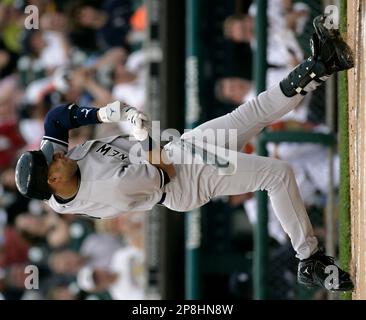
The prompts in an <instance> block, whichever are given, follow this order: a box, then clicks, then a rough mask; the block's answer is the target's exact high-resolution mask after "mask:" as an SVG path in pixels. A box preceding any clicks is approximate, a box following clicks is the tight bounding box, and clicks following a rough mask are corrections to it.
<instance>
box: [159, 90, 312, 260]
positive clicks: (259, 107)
mask: <svg viewBox="0 0 366 320" xmlns="http://www.w3.org/2000/svg"><path fill="white" fill-rule="evenodd" d="M302 99H303V96H301V95H296V96H294V97H291V98H288V97H286V96H285V95H284V94H283V93H282V91H281V89H280V87H279V85H276V86H274V87H272V88H270V89H268V90H267V91H265V92H263V93H261V94H260V95H259V96H258V97H256V98H254V99H253V100H250V101H248V102H246V103H244V104H242V105H240V106H239V107H238V108H236V109H235V110H234V111H233V112H231V113H229V114H227V115H224V116H222V117H219V118H216V119H213V120H210V121H208V122H205V123H203V124H202V125H200V126H198V127H197V128H195V129H193V130H192V131H190V132H188V133H185V134H184V135H183V136H182V138H181V139H188V138H191V137H192V136H195V134H197V135H198V137H199V136H200V134H201V133H200V132H199V130H206V129H215V130H216V129H226V130H227V129H236V130H237V137H238V140H237V141H238V143H237V148H241V147H242V146H243V145H244V143H246V142H248V141H249V140H250V139H251V138H252V137H253V136H254V135H256V134H258V133H259V132H260V131H261V130H262V129H263V128H264V127H266V126H267V125H269V124H270V123H272V122H273V121H274V120H276V119H278V118H280V117H282V116H283V115H284V114H286V113H287V112H289V111H291V110H292V109H293V108H295V107H296V106H297V105H298V104H299V103H300V102H301V100H302ZM208 142H210V141H208ZM223 143H224V144H225V147H227V146H228V141H224V142H223ZM174 148H175V144H174V142H173V143H170V144H168V145H167V146H166V150H167V151H169V150H170V151H171V150H173V151H174ZM177 148H178V147H177ZM168 153H169V152H168ZM173 161H174V160H173ZM175 168H176V172H177V175H176V177H175V178H173V179H172V181H171V182H170V183H168V184H167V185H166V186H165V192H166V198H165V200H164V203H163V204H164V205H165V206H166V207H168V208H170V209H172V210H175V211H190V210H193V209H195V208H198V207H200V206H202V205H204V204H205V203H207V202H208V201H210V199H211V198H214V197H217V196H224V195H235V194H242V193H247V192H254V191H257V190H266V191H268V196H269V198H270V201H271V203H272V206H273V209H274V212H275V214H276V216H277V218H278V220H279V221H280V223H281V225H282V227H283V229H284V230H285V232H286V233H287V234H288V236H289V237H290V240H291V243H292V246H293V248H294V249H295V251H296V253H297V255H296V256H297V257H298V258H299V259H305V258H308V257H309V256H310V255H311V254H312V253H314V252H315V251H316V250H317V247H318V241H317V239H316V237H315V236H314V234H313V229H312V226H311V223H310V220H309V217H308V214H307V212H306V210H305V206H304V203H303V201H302V199H301V196H300V193H299V190H298V186H297V184H296V181H295V177H294V174H293V172H292V169H291V167H290V166H289V165H288V164H287V163H286V162H283V161H280V160H277V159H274V158H268V157H260V156H256V155H248V154H244V153H239V152H238V153H237V169H236V172H235V174H233V175H219V174H218V172H217V168H216V167H215V166H214V165H209V164H204V165H202V164H201V165H198V164H191V165H189V164H188V165H186V164H176V165H175Z"/></svg>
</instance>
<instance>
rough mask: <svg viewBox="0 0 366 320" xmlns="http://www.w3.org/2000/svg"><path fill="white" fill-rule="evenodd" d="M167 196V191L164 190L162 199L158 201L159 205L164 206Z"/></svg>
mask: <svg viewBox="0 0 366 320" xmlns="http://www.w3.org/2000/svg"><path fill="white" fill-rule="evenodd" d="M165 198H166V192H163V194H162V195H161V199H160V200H159V202H158V203H157V204H158V205H159V206H163V203H164V201H165Z"/></svg>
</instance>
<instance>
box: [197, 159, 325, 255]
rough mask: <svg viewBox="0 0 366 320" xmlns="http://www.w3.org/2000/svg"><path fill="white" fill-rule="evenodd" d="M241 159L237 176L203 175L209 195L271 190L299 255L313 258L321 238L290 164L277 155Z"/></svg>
mask: <svg viewBox="0 0 366 320" xmlns="http://www.w3.org/2000/svg"><path fill="white" fill-rule="evenodd" d="M237 160H238V162H237V167H236V172H235V174H234V175H219V174H217V173H216V172H212V173H211V176H210V177H202V178H201V179H207V180H209V182H208V183H205V181H202V186H203V185H207V188H208V190H207V192H208V193H209V198H214V197H217V196H223V195H235V194H242V193H247V192H254V191H258V190H266V191H268V196H269V199H270V201H271V204H272V207H273V210H274V212H275V214H276V216H277V218H278V220H279V222H280V223H281V226H282V227H283V229H284V230H285V232H286V233H287V234H288V236H289V238H290V240H291V243H292V245H293V247H294V250H295V251H296V252H297V257H298V258H299V259H305V258H308V257H310V255H311V254H312V253H314V252H315V251H316V250H317V248H318V241H317V239H316V238H315V237H314V234H313V229H312V226H311V223H310V220H309V217H308V215H307V212H306V209H305V206H304V203H303V201H302V199H301V196H300V193H299V190H298V186H297V184H296V180H295V176H294V174H293V171H292V169H291V167H290V165H289V164H287V163H286V162H284V161H280V160H276V159H273V158H268V157H260V156H256V155H248V154H244V153H239V154H238V159H237ZM200 184H201V182H200ZM201 190H202V189H201Z"/></svg>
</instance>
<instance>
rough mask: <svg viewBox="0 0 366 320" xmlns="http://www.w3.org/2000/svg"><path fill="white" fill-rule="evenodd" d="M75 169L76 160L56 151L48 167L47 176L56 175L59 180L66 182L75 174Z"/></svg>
mask: <svg viewBox="0 0 366 320" xmlns="http://www.w3.org/2000/svg"><path fill="white" fill-rule="evenodd" d="M76 170H77V164H76V161H74V160H71V159H70V158H68V157H66V156H65V155H64V154H63V153H62V152H57V153H55V154H54V156H53V161H52V163H51V164H50V166H49V167H48V177H51V176H57V177H58V178H59V179H61V181H63V182H67V181H69V180H70V179H71V178H72V177H73V176H74V175H75V173H76Z"/></svg>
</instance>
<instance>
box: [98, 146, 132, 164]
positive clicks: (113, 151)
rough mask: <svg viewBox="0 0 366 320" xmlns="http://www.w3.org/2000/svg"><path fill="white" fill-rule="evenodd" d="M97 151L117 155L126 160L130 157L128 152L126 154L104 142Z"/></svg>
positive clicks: (106, 154) (108, 155)
mask: <svg viewBox="0 0 366 320" xmlns="http://www.w3.org/2000/svg"><path fill="white" fill-rule="evenodd" d="M95 152H99V153H101V154H102V155H103V156H107V157H117V158H119V159H121V160H126V159H127V158H128V156H127V155H126V154H124V153H122V152H121V151H118V150H116V149H112V147H111V146H110V145H108V144H103V145H102V146H101V147H100V148H99V149H97V150H96V151H95Z"/></svg>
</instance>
